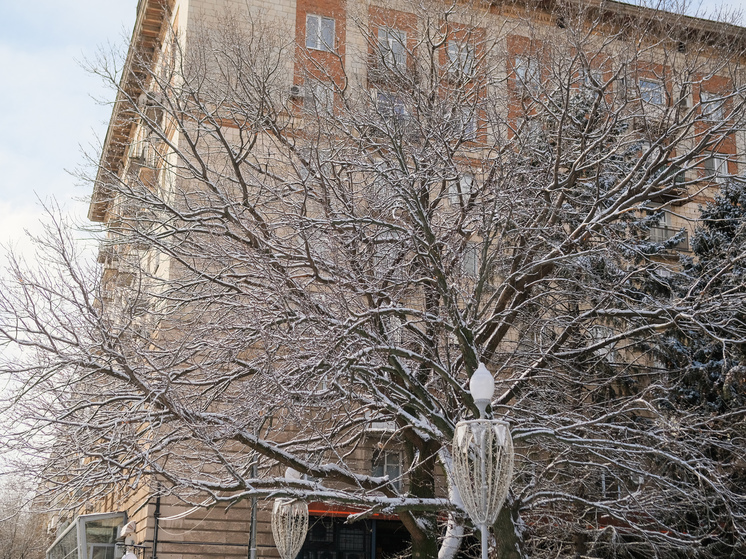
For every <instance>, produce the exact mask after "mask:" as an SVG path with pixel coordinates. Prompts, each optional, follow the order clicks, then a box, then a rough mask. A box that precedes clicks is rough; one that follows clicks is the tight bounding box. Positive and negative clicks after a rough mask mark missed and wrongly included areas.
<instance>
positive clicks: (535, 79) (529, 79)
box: [513, 55, 541, 91]
mask: <svg viewBox="0 0 746 559" xmlns="http://www.w3.org/2000/svg"><path fill="white" fill-rule="evenodd" d="M513 69H514V71H515V75H516V77H517V78H518V81H519V82H520V84H521V86H522V87H524V88H525V89H529V90H532V91H536V90H538V89H539V87H540V86H541V66H540V65H539V61H538V60H537V59H536V58H534V57H531V56H521V55H518V56H516V57H515V60H514V66H513Z"/></svg>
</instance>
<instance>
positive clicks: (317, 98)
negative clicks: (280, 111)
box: [303, 79, 334, 115]
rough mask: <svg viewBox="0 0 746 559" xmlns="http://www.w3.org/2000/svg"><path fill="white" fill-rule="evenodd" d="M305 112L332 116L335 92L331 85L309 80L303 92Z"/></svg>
mask: <svg viewBox="0 0 746 559" xmlns="http://www.w3.org/2000/svg"><path fill="white" fill-rule="evenodd" d="M303 94H304V95H303V111H304V112H306V113H310V114H315V113H319V114H325V115H330V114H332V113H333V112H334V90H333V89H332V87H331V84H329V83H325V82H322V81H319V80H314V79H307V80H306V82H305V84H304V92H303Z"/></svg>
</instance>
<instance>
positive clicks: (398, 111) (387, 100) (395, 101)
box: [375, 91, 407, 121]
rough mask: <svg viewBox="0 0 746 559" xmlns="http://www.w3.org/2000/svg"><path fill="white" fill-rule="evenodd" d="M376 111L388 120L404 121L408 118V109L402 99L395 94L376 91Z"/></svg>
mask: <svg viewBox="0 0 746 559" xmlns="http://www.w3.org/2000/svg"><path fill="white" fill-rule="evenodd" d="M375 99H376V109H378V113H379V114H380V115H381V116H382V117H383V118H384V119H386V120H397V121H404V120H406V118H407V107H406V106H405V104H404V101H403V100H402V98H401V97H399V96H398V95H396V94H395V93H389V92H386V91H376V92H375Z"/></svg>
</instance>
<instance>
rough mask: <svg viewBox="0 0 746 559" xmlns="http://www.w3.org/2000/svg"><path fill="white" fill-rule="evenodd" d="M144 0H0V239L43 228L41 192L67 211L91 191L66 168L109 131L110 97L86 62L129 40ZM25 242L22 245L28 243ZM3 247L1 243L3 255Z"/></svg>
mask: <svg viewBox="0 0 746 559" xmlns="http://www.w3.org/2000/svg"><path fill="white" fill-rule="evenodd" d="M136 6H137V0H34V1H28V0H27V1H25V2H24V1H19V0H0V76H2V79H1V81H0V83H2V87H0V170H1V171H0V243H3V244H5V243H7V242H8V241H9V240H12V242H13V244H18V243H19V242H20V243H21V245H25V243H24V242H23V241H22V237H23V229H24V228H29V229H32V230H37V227H36V222H37V221H38V219H39V216H40V213H41V212H40V208H39V205H38V203H37V196H38V197H39V198H43V199H46V198H48V197H50V196H52V195H54V196H55V197H56V199H57V200H58V201H59V202H60V204H63V205H64V206H65V209H66V210H68V211H70V212H72V213H73V214H76V215H78V216H84V215H85V204H84V203H83V202H80V201H78V202H75V201H74V199H76V198H77V199H80V198H83V197H85V196H87V195H88V194H89V193H90V188H91V187H90V185H76V180H75V179H73V178H72V177H71V176H70V175H69V174H68V173H66V172H65V169H70V170H72V169H74V168H75V167H76V166H78V165H80V164H81V163H82V162H83V157H82V154H81V150H80V146H81V145H83V146H86V148H88V146H91V145H95V144H96V142H97V139H96V138H97V135H100V136H101V137H103V134H104V133H105V131H106V121H107V120H108V118H109V115H110V113H111V108H110V107H108V106H102V105H100V104H97V103H96V101H95V100H94V97H98V98H104V99H111V98H112V93H111V92H110V91H107V90H106V89H105V88H103V87H102V84H101V81H100V80H99V79H98V78H95V77H94V76H91V75H90V74H88V73H87V72H86V71H85V70H83V68H82V67H81V64H80V61H81V60H83V59H84V58H86V57H88V58H90V57H94V56H95V55H96V53H97V51H98V46H99V45H106V44H107V43H108V42H110V43H113V44H119V45H121V44H124V43H125V39H124V37H125V36H128V35H129V34H130V33H131V30H132V26H133V25H134V19H135V9H136ZM21 248H23V246H21ZM2 252H3V249H2V248H0V253H2Z"/></svg>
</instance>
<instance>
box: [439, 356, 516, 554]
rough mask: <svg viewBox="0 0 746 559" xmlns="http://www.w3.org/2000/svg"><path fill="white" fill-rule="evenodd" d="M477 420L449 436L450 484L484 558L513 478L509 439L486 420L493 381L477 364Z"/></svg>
mask: <svg viewBox="0 0 746 559" xmlns="http://www.w3.org/2000/svg"><path fill="white" fill-rule="evenodd" d="M469 390H470V391H471V396H472V398H473V399H474V403H475V404H476V406H477V408H479V413H480V419H474V420H471V421H459V422H458V423H457V424H456V429H455V431H454V434H453V450H452V454H453V472H452V477H453V482H454V483H455V484H456V487H457V488H458V490H459V493H460V494H461V500H462V501H463V505H464V508H465V509H466V512H467V513H468V514H469V517H470V518H471V520H472V522H474V524H475V525H476V526H478V527H479V529H480V531H481V535H482V559H487V536H488V528H489V526H491V525H492V524H494V523H495V521H496V520H497V515H498V514H499V512H500V508H501V507H502V505H503V503H504V502H505V497H506V496H507V495H508V487H509V485H510V478H511V477H512V475H513V440H512V439H511V438H510V429H509V427H508V424H507V423H505V422H504V421H499V420H489V419H486V418H485V416H486V408H487V406H488V405H489V403H490V402H491V401H492V395H493V393H494V391H495V381H494V379H493V378H492V375H491V374H490V373H489V371H488V370H487V367H485V366H484V364H482V363H480V364H479V367H477V370H476V371H475V372H474V374H473V375H472V377H471V380H470V381H469Z"/></svg>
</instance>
